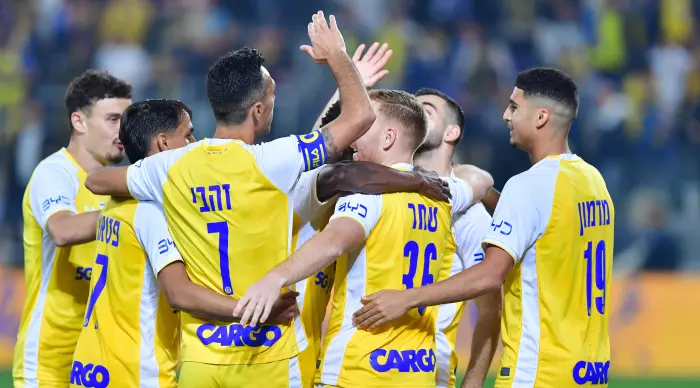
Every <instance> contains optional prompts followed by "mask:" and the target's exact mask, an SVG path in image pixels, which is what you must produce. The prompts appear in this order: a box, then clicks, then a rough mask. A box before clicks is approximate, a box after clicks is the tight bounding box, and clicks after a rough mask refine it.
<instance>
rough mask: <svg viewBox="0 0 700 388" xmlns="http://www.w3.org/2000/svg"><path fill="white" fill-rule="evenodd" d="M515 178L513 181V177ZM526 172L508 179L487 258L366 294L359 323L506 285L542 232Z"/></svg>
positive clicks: (489, 237) (379, 321)
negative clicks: (439, 277) (422, 282)
mask: <svg viewBox="0 0 700 388" xmlns="http://www.w3.org/2000/svg"><path fill="white" fill-rule="evenodd" d="M511 182H512V183H511ZM528 193H529V186H528V185H527V184H526V182H525V181H524V179H522V177H521V176H516V177H515V178H512V179H511V181H509V183H508V184H506V187H505V188H504V190H503V200H502V201H500V202H499V204H498V208H496V213H495V215H494V221H493V222H492V225H493V228H492V229H489V232H488V233H487V235H486V236H485V238H484V241H483V243H484V244H485V245H486V246H487V249H486V257H485V258H484V260H483V261H482V262H480V263H478V264H476V265H474V266H473V267H471V268H469V269H467V270H465V271H462V272H461V273H459V274H457V275H455V276H452V277H450V278H448V279H445V280H443V281H440V282H437V283H434V284H430V285H428V286H425V287H419V288H413V289H409V290H405V291H395V290H385V291H380V292H378V293H376V294H372V295H369V296H367V297H364V298H363V300H362V302H363V304H365V306H363V307H362V308H361V309H360V310H358V311H357V312H356V313H355V316H354V321H355V323H356V325H357V326H359V327H361V328H366V329H370V330H371V329H373V328H376V327H377V326H379V325H381V324H384V323H386V322H390V321H392V320H394V319H396V318H398V317H400V316H402V315H403V314H405V313H406V312H407V311H408V310H410V309H412V308H415V307H418V306H435V305H440V304H446V303H454V302H459V301H464V300H469V299H473V298H476V297H478V296H481V295H484V294H487V293H491V292H496V291H498V290H500V289H501V286H502V285H503V282H504V281H505V278H506V276H507V275H508V272H509V271H510V269H511V268H512V267H513V264H514V263H515V262H516V261H518V260H520V258H521V257H522V255H523V254H524V252H525V251H526V250H527V248H529V247H530V246H531V245H532V244H533V243H534V242H535V240H536V238H537V230H538V229H539V227H538V225H539V222H540V221H539V212H538V211H537V208H536V207H535V205H534V202H533V200H532V198H531V196H530V195H529V194H528Z"/></svg>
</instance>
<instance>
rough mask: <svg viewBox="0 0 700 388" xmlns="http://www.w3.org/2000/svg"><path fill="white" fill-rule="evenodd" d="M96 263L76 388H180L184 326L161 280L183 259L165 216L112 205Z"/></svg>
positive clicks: (153, 208) (153, 207)
mask: <svg viewBox="0 0 700 388" xmlns="http://www.w3.org/2000/svg"><path fill="white" fill-rule="evenodd" d="M93 256H95V263H94V265H93V271H92V273H93V276H92V280H91V281H90V289H91V291H90V298H89V301H88V305H87V308H86V312H85V320H84V322H83V324H82V329H83V330H82V333H81V334H80V339H79V340H78V345H77V347H76V350H75V355H74V357H73V368H72V370H71V379H70V383H71V386H79V387H80V386H82V387H97V386H99V385H96V382H101V383H102V384H103V385H104V386H107V384H109V386H110V387H125V388H128V387H139V386H145V387H161V388H162V387H176V386H177V382H176V377H175V368H176V366H177V363H178V357H179V350H180V320H179V315H178V314H177V313H176V312H175V311H173V309H172V308H171V307H170V305H168V301H167V300H166V299H165V296H164V295H163V292H162V291H161V289H160V287H159V285H158V279H157V276H158V273H159V272H160V271H161V270H162V269H163V268H165V267H166V266H167V265H168V264H170V263H172V262H174V261H178V260H181V259H180V253H179V252H178V251H177V248H176V247H175V245H174V243H173V240H172V237H171V236H170V233H169V232H168V225H167V224H166V222H165V215H164V214H163V211H162V210H161V209H160V207H159V206H158V205H157V204H156V203H154V202H138V201H137V200H134V199H121V198H120V199H115V198H113V199H112V200H111V201H109V202H108V203H107V206H106V207H105V208H104V210H103V211H102V213H101V214H100V218H99V222H98V226H97V249H96V252H94V253H93Z"/></svg>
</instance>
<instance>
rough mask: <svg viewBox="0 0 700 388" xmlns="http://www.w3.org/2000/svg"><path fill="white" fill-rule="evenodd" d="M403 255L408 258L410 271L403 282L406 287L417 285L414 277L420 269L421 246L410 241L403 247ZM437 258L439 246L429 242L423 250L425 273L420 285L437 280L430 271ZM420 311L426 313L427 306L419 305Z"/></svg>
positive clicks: (421, 313) (404, 276)
mask: <svg viewBox="0 0 700 388" xmlns="http://www.w3.org/2000/svg"><path fill="white" fill-rule="evenodd" d="M403 256H404V257H406V258H408V273H406V274H404V275H403V278H402V283H403V285H404V286H406V289H407V290H408V289H410V288H413V287H415V285H414V281H413V280H414V278H415V277H416V272H417V271H418V256H420V246H418V243H417V242H415V241H409V242H407V243H406V245H404V247H403ZM432 260H437V248H436V247H435V244H433V243H429V244H428V245H426V246H425V250H424V251H423V275H422V276H421V281H420V286H421V287H423V286H427V285H428V284H432V283H434V282H435V278H434V277H433V274H431V273H430V262H431V261H432ZM418 313H419V314H420V315H423V314H424V313H425V306H421V307H418Z"/></svg>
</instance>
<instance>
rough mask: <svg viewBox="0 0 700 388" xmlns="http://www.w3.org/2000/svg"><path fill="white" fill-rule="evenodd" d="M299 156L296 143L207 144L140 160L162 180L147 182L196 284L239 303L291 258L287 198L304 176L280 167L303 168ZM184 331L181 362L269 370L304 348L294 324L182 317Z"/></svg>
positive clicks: (297, 325) (287, 140) (303, 339)
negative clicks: (245, 323) (251, 323)
mask: <svg viewBox="0 0 700 388" xmlns="http://www.w3.org/2000/svg"><path fill="white" fill-rule="evenodd" d="M299 149H300V146H299V145H298V141H297V137H289V138H283V139H278V140H275V141H273V142H270V143H263V144H261V145H254V146H251V145H247V144H245V143H243V142H241V141H232V140H227V139H204V140H202V141H199V142H197V143H193V144H191V145H189V146H187V147H183V148H181V149H178V150H175V151H171V152H163V153H160V154H157V155H154V156H152V157H150V158H147V159H145V160H144V163H143V165H144V167H146V166H147V163H148V162H153V163H155V164H154V168H153V169H152V170H153V171H160V172H158V174H165V175H166V176H165V177H162V176H161V177H154V178H146V179H145V180H151V181H154V180H156V181H158V182H162V186H161V187H157V188H155V189H156V190H162V194H159V195H160V196H162V197H161V198H162V203H163V209H164V211H165V214H166V216H167V220H168V225H169V227H170V231H171V233H172V235H173V238H174V240H175V242H176V244H177V247H178V249H179V251H180V253H181V254H182V257H183V260H184V261H185V264H186V267H187V273H188V275H189V277H190V279H191V280H192V282H193V283H195V284H199V285H202V286H204V287H206V288H208V289H210V290H214V291H216V292H219V293H221V294H223V295H230V296H235V297H238V298H240V297H241V296H243V295H244V294H245V292H246V290H247V289H248V287H250V286H251V285H252V284H253V283H255V282H256V281H257V280H259V279H261V278H262V277H263V276H264V275H265V274H266V273H267V272H268V271H269V270H271V269H272V268H274V267H275V266H276V265H277V264H279V263H281V262H282V261H284V260H285V259H286V258H287V257H288V256H289V254H290V246H291V232H292V230H291V220H292V215H293V213H292V202H291V200H290V197H289V195H290V194H289V193H290V192H291V190H292V188H293V186H294V185H295V184H296V181H297V179H298V174H299V173H300V172H301V171H302V168H301V167H297V166H295V165H289V166H288V167H286V168H284V167H280V166H279V164H280V163H287V164H289V161H290V160H294V161H297V160H298V161H299V163H301V159H300V158H299V157H298V156H297V153H299V152H300V151H299ZM149 159H150V160H149ZM159 165H160V166H159ZM162 165H165V166H166V167H165V168H162ZM139 166H140V164H139V163H137V164H135V165H134V166H132V169H134V172H133V174H140V173H143V174H144V175H149V174H154V172H152V171H148V170H145V171H142V172H137V171H136V170H137V169H141V170H143V168H141V167H139ZM149 168H150V167H149ZM291 172H296V175H295V174H292V173H291ZM130 179H131V180H130V190H133V188H135V187H136V183H134V181H135V180H134V179H132V178H130ZM140 184H143V183H140ZM136 190H139V189H138V188H136ZM132 193H133V191H132ZM182 324H183V349H182V359H183V361H192V362H198V363H207V364H218V365H226V364H258V363H268V362H273V361H279V360H285V359H289V358H291V357H294V356H295V355H296V354H298V352H299V350H300V349H303V348H304V347H306V344H307V343H306V336H305V335H304V329H303V326H302V324H301V321H300V319H299V318H298V317H297V318H295V319H294V321H293V322H292V323H291V324H289V325H276V326H261V327H248V326H246V327H244V326H241V325H240V324H231V325H228V324H225V323H222V322H210V321H205V320H201V319H198V318H196V317H193V316H191V315H189V314H185V313H183V314H182Z"/></svg>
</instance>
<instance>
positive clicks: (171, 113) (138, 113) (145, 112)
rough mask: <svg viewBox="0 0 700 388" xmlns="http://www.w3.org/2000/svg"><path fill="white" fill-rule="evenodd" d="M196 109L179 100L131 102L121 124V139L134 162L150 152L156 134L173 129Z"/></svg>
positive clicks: (130, 159) (125, 150) (127, 153)
mask: <svg viewBox="0 0 700 388" xmlns="http://www.w3.org/2000/svg"><path fill="white" fill-rule="evenodd" d="M185 112H186V113H187V114H188V115H189V116H190V118H191V117H192V109H190V107H189V106H187V104H185V103H184V102H181V101H177V100H146V101H139V102H135V103H133V104H131V105H129V107H128V108H126V110H125V111H124V113H123V114H122V120H121V123H120V124H119V140H121V142H122V145H123V146H124V152H126V156H127V157H128V158H129V161H131V163H134V162H136V161H138V160H141V159H143V158H145V157H146V155H148V153H149V151H150V148H151V140H152V139H153V137H155V136H158V134H161V133H169V132H173V131H175V130H176V129H177V127H179V126H180V125H181V124H182V121H183V120H184V118H185Z"/></svg>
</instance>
